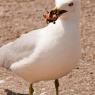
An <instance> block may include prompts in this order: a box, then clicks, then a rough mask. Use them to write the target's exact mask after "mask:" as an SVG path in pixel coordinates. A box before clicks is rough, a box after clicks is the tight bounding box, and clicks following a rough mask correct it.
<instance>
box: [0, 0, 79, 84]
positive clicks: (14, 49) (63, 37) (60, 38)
mask: <svg viewBox="0 0 95 95" xmlns="http://www.w3.org/2000/svg"><path fill="white" fill-rule="evenodd" d="M64 1H66V0H56V6H57V7H58V8H60V9H62V8H64V9H65V8H66V10H67V11H68V12H67V13H65V14H63V15H62V16H61V17H60V18H59V19H58V20H57V21H56V23H55V24H53V23H50V24H49V25H48V26H46V27H44V28H42V29H38V30H33V31H31V32H29V33H27V34H23V35H22V36H21V37H20V38H18V39H17V40H15V41H13V42H10V43H8V44H6V45H4V46H2V47H1V48H0V65H1V66H3V67H5V68H8V69H10V70H12V71H13V72H15V73H16V74H17V75H19V76H20V77H22V78H24V79H25V80H27V81H29V82H31V83H34V82H38V81H42V80H53V79H57V78H60V77H62V76H64V75H66V74H67V73H68V72H70V71H71V70H72V68H74V66H75V65H76V63H77V62H78V61H79V58H80V32H79V10H78V8H79V6H77V5H75V7H74V8H70V9H69V8H68V7H67V4H68V3H69V2H71V1H72V2H75V4H77V2H78V1H79V0H67V2H64Z"/></svg>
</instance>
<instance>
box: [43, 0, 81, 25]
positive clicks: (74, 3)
mask: <svg viewBox="0 0 95 95" xmlns="http://www.w3.org/2000/svg"><path fill="white" fill-rule="evenodd" d="M43 16H44V18H45V19H46V22H48V23H50V22H53V23H55V21H56V20H57V19H58V18H59V17H60V16H61V18H63V19H66V18H67V19H69V18H70V19H73V20H74V19H79V17H80V0H55V8H54V9H52V10H51V11H50V12H47V14H45V15H43Z"/></svg>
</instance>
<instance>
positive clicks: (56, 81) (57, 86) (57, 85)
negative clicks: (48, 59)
mask: <svg viewBox="0 0 95 95" xmlns="http://www.w3.org/2000/svg"><path fill="white" fill-rule="evenodd" d="M54 83H55V89H56V95H59V92H58V91H59V80H58V79H56V80H55V82H54Z"/></svg>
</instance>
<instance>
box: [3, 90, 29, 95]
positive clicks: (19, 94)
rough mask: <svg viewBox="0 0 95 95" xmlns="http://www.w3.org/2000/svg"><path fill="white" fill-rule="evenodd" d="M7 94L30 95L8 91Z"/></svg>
mask: <svg viewBox="0 0 95 95" xmlns="http://www.w3.org/2000/svg"><path fill="white" fill-rule="evenodd" d="M5 92H6V95H29V94H21V93H16V92H13V91H11V90H8V89H5Z"/></svg>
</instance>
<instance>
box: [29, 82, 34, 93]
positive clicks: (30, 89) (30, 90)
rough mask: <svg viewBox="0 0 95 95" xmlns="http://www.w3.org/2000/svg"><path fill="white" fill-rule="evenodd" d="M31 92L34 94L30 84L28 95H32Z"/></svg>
mask: <svg viewBox="0 0 95 95" xmlns="http://www.w3.org/2000/svg"><path fill="white" fill-rule="evenodd" d="M33 92H34V89H33V86H32V84H30V86H29V95H33Z"/></svg>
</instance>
